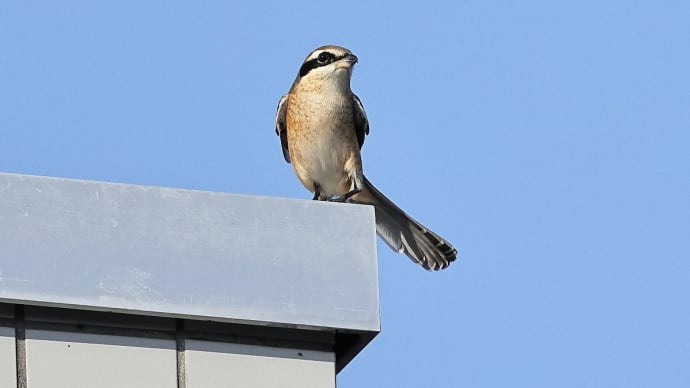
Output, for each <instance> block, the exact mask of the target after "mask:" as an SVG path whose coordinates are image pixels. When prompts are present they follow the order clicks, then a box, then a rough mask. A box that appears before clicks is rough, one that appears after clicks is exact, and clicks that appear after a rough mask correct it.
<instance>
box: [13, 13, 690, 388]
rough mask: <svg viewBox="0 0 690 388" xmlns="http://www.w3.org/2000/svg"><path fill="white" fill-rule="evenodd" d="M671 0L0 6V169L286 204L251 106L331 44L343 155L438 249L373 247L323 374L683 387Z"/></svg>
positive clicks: (680, 21)
mask: <svg viewBox="0 0 690 388" xmlns="http://www.w3.org/2000/svg"><path fill="white" fill-rule="evenodd" d="M689 4H690V3H688V2H687V1H663V0H662V1H630V2H616V1H562V2H549V1H526V2H508V1H494V2H487V1H457V2H434V1H426V2H409V3H408V2H400V1H381V2H371V1H368V2H358V1H350V2H342V1H338V2H336V1H333V2H299V1H291V2H229V1H201V2H183V1H146V2H93V1H69V0H66V1H59V2H57V1H43V2H40V1H39V2H4V3H3V4H2V6H0V171H2V172H11V173H21V174H34V175H47V176H58V177H66V178H78V179H91V180H99V181H111V182H122V183H135V184H145V185H157V186H167V187H179V188H190V189H198V190H211V191H221V192H228V193H241V194H254V195H262V196H278V197H289V198H303V199H306V200H308V199H311V193H309V192H307V191H306V190H305V189H304V188H303V187H302V185H301V184H300V183H299V182H298V181H297V179H296V178H295V176H294V174H293V172H292V169H291V167H290V166H289V165H288V164H286V163H285V162H284V160H283V156H282V153H281V149H280V142H279V140H278V138H277V137H276V135H275V132H274V122H273V120H274V114H275V109H276V104H277V101H278V98H279V97H280V96H281V95H282V94H283V93H285V92H286V91H287V90H288V88H289V87H290V84H291V83H292V81H293V79H294V77H295V74H296V72H297V70H298V69H299V66H300V64H301V62H302V60H303V59H304V57H305V56H306V55H307V54H308V53H309V52H310V51H311V50H313V49H314V48H316V47H318V46H320V45H323V44H338V45H342V46H345V47H347V48H349V49H350V50H352V52H354V53H355V54H356V55H357V56H358V57H359V63H358V64H357V66H356V68H355V71H354V74H353V79H352V88H353V90H354V91H355V93H357V94H358V95H359V97H360V98H361V100H362V102H363V104H364V107H365V109H366V112H367V115H368V118H369V121H370V125H371V132H370V134H369V136H368V137H367V139H366V142H365V144H364V147H363V151H362V152H363V163H364V170H365V174H366V175H367V177H368V178H369V179H370V180H371V181H373V182H374V183H375V184H376V185H377V187H378V188H379V189H381V191H383V192H384V193H385V194H386V195H387V196H389V197H390V198H391V199H392V200H394V201H395V202H396V203H397V204H398V205H400V206H401V207H402V208H403V209H405V210H406V211H407V212H408V213H410V214H411V215H413V216H414V217H415V218H416V219H418V220H420V221H421V222H422V223H424V224H425V225H427V226H429V227H430V228H431V229H433V230H434V231H436V232H437V233H438V234H440V235H442V236H443V237H445V238H446V239H447V240H448V241H450V242H451V243H453V244H454V245H455V246H456V248H457V249H458V251H459V257H458V260H457V261H456V262H454V263H453V264H452V265H451V266H450V268H448V269H447V270H444V271H442V272H426V271H424V270H423V269H421V268H420V267H418V266H416V265H414V264H413V263H412V262H411V261H409V260H408V259H407V258H406V257H405V256H403V255H399V254H395V253H393V252H392V251H390V250H389V249H388V247H387V246H386V245H385V244H383V243H381V242H379V245H378V260H379V282H380V285H379V286H380V303H381V322H382V332H381V333H380V334H379V335H378V336H377V337H376V338H375V339H374V341H373V342H372V343H371V344H370V345H369V346H368V347H367V348H365V349H364V351H363V352H362V353H361V354H360V355H359V356H358V357H357V358H356V359H355V360H353V361H352V363H351V364H350V365H348V366H347V367H346V368H345V369H344V370H343V371H342V372H341V373H340V374H339V375H338V378H337V380H338V387H339V388H350V387H463V386H467V387H506V386H510V387H539V386H544V387H556V386H557V387H583V386H601V387H649V386H663V387H681V386H685V387H687V386H690V70H689V69H690V49H689V48H690V28H688V20H690V5H689ZM355 286H356V285H355Z"/></svg>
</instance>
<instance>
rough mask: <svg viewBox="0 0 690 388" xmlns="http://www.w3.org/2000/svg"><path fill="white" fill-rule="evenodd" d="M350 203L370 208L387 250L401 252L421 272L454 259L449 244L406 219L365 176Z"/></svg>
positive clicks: (446, 265) (443, 265)
mask: <svg viewBox="0 0 690 388" xmlns="http://www.w3.org/2000/svg"><path fill="white" fill-rule="evenodd" d="M350 202H354V203H361V204H367V205H374V210H375V212H376V233H378V235H379V236H381V238H382V239H383V241H385V242H386V244H388V246H390V247H391V249H393V250H394V251H397V252H403V253H404V254H406V255H407V256H408V257H409V258H410V259H411V260H412V261H414V262H415V263H418V264H419V265H421V266H422V267H424V268H425V269H431V270H435V271H437V270H440V269H444V268H446V267H448V265H449V264H450V263H451V262H452V261H454V260H455V256H456V255H457V253H458V251H457V250H456V249H455V248H453V246H452V245H450V243H448V242H447V241H446V240H444V239H442V238H441V236H439V235H437V234H436V233H434V232H432V231H431V230H429V229H428V228H426V227H425V226H424V225H422V224H420V223H419V222H417V221H415V220H414V219H413V218H412V217H410V216H408V215H407V214H406V213H405V212H404V211H402V209H400V208H399V207H397V206H396V205H395V204H394V203H393V202H391V200H390V199H388V198H386V196H385V195H383V194H382V193H381V192H380V191H378V190H377V189H376V187H374V185H372V184H371V182H369V180H368V179H367V178H366V177H364V187H363V188H362V191H361V192H359V193H357V194H355V195H353V196H352V198H351V199H350Z"/></svg>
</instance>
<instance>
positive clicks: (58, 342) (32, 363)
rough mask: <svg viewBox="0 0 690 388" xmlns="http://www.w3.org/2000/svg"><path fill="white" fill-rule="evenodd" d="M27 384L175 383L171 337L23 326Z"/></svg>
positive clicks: (146, 386) (167, 386)
mask: <svg viewBox="0 0 690 388" xmlns="http://www.w3.org/2000/svg"><path fill="white" fill-rule="evenodd" d="M26 365H27V367H26V372H27V373H26V382H27V386H28V387H31V388H43V387H46V388H54V387H99V388H120V387H128V388H130V387H131V388H137V387H141V388H177V353H176V351H175V341H174V340H163V339H156V338H136V337H123V336H111V335H98V334H85V333H69V332H62V331H46V330H27V331H26Z"/></svg>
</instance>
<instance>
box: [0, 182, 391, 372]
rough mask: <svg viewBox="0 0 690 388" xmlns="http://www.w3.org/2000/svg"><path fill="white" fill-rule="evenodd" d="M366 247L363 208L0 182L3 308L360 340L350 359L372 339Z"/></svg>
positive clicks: (371, 236)
mask: <svg viewBox="0 0 690 388" xmlns="http://www.w3.org/2000/svg"><path fill="white" fill-rule="evenodd" d="M375 239H376V235H375V224H374V213H373V209H372V208H370V207H368V206H358V205H348V204H334V203H323V202H316V201H304V200H292V199H283V198H268V197H254V196H243V195H232V194H225V193H215V192H202V191H193V190H180V189H171V188H161V187H148V186H137V185H127V184H114V183H104V182H93V181H82V180H71V179H61V178H48V177H37V176H26V175H15V174H2V173H0V303H6V304H17V305H25V306H46V307H54V308H61V309H69V310H83V311H100V312H115V313H120V314H133V315H145V316H149V317H165V318H176V319H184V320H188V321H213V322H220V323H232V324H241V325H253V326H264V327H268V328H270V327H275V328H283V329H285V328H290V329H305V330H307V331H310V330H313V331H316V332H318V331H321V332H323V331H327V332H331V333H342V334H343V335H345V336H351V335H354V336H358V335H362V336H363V337H362V338H364V337H366V338H367V340H366V341H365V342H364V344H362V343H361V341H360V345H358V346H359V347H360V349H361V347H362V346H364V345H365V344H366V342H368V341H369V340H370V339H371V338H373V336H374V335H375V334H376V333H377V332H378V331H379V328H380V324H379V306H378V280H377V264H376V242H375ZM337 338H338V337H337V336H336V339H337ZM338 346H339V344H338V343H337V340H336V344H335V347H336V348H338ZM352 350H353V349H349V351H350V352H349V353H350V355H351V356H352V354H351V351H352ZM358 350H359V349H357V350H356V351H358ZM356 351H355V352H356ZM340 353H341V354H345V353H348V352H345V353H343V352H342V351H341V352H340ZM341 367H342V366H341ZM338 369H340V368H338Z"/></svg>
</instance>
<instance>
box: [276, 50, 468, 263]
mask: <svg viewBox="0 0 690 388" xmlns="http://www.w3.org/2000/svg"><path fill="white" fill-rule="evenodd" d="M355 63H357V57H356V56H355V55H354V54H352V53H351V52H350V50H348V49H346V48H344V47H339V46H323V47H319V48H317V49H316V50H314V51H312V52H311V53H310V54H309V55H307V57H306V58H305V59H304V62H303V63H302V66H301V67H300V69H299V73H298V74H297V77H296V78H295V81H294V82H293V83H292V87H291V88H290V91H289V92H288V93H287V94H285V95H284V96H282V97H281V98H280V101H279V102H278V111H277V113H276V123H275V126H276V133H277V134H278V136H279V137H280V143H281V145H282V147H283V156H284V157H285V160H286V161H287V162H288V163H291V164H292V167H293V169H294V170H295V174H296V175H297V178H298V179H299V180H300V182H302V184H303V185H304V187H306V188H307V190H309V191H311V192H313V193H314V199H315V200H322V201H325V200H328V201H339V202H352V203H359V204H367V205H373V206H374V210H375V214H376V232H377V233H378V235H379V236H380V237H381V238H382V239H383V241H385V242H386V243H387V244H388V245H389V246H390V247H391V248H392V249H393V250H395V251H397V252H403V253H405V254H406V255H407V256H408V257H409V258H410V259H412V260H413V261H414V262H416V263H418V264H420V265H421V266H422V267H424V268H426V269H430V270H440V269H444V268H446V267H448V265H449V264H450V263H451V262H452V261H454V260H455V256H456V254H457V250H456V249H455V248H453V246H452V245H450V244H449V243H448V242H447V241H446V240H444V239H443V238H441V237H440V236H439V235H437V234H436V233H434V232H432V231H431V230H429V229H428V228H426V227H425V226H423V225H422V224H420V223H419V222H417V221H415V220H414V219H412V217H410V216H408V215H407V214H406V213H405V212H404V211H402V209H400V208H399V207H398V206H396V205H395V204H394V203H393V202H391V200H389V199H388V198H386V197H385V196H384V195H383V194H382V193H381V192H380V191H378V190H377V189H376V188H375V187H374V185H372V184H371V182H369V180H367V178H366V177H365V176H364V174H363V172H362V158H361V156H360V149H361V148H362V144H363V143H364V137H365V136H366V135H367V134H368V133H369V122H368V120H367V115H366V113H364V107H363V106H362V102H361V101H360V100H359V98H358V97H357V96H356V95H355V94H354V93H353V92H352V90H351V89H350V77H351V76H352V68H353V67H354V65H355ZM401 178H402V177H401Z"/></svg>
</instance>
